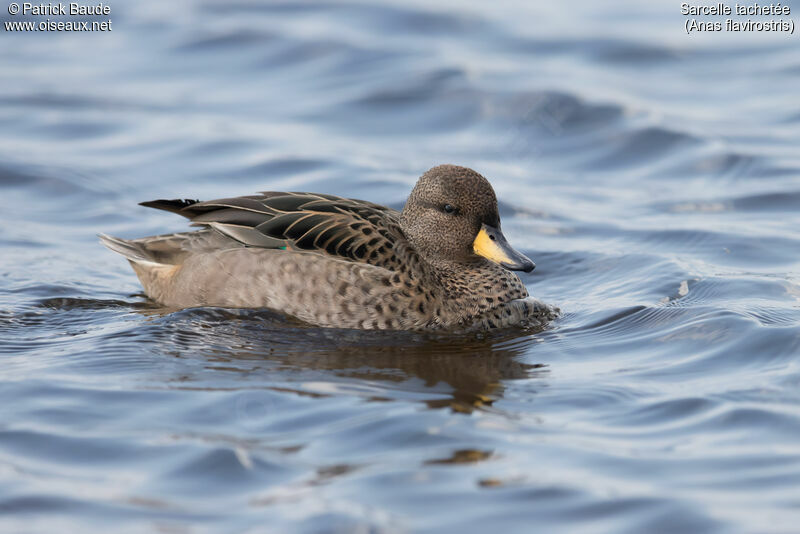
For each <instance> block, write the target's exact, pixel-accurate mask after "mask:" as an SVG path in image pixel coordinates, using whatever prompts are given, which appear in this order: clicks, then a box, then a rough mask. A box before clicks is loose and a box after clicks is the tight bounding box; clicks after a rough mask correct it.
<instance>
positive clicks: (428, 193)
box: [99, 165, 558, 331]
mask: <svg viewBox="0 0 800 534" xmlns="http://www.w3.org/2000/svg"><path fill="white" fill-rule="evenodd" d="M140 205H142V206H146V207H149V208H156V209H160V210H166V211H169V212H173V213H177V214H179V215H182V216H184V217H186V218H187V219H189V221H190V222H191V225H192V226H197V227H199V229H198V230H194V231H189V232H183V233H174V234H167V235H158V236H149V237H143V238H139V239H122V238H118V237H113V236H110V235H105V234H100V235H99V237H100V240H101V242H102V243H103V244H104V245H105V246H106V247H108V248H109V249H110V250H112V251H114V252H116V253H118V254H121V255H122V256H123V257H124V258H126V259H127V260H128V261H129V262H130V265H131V266H132V267H133V270H134V272H135V273H136V275H137V276H138V278H139V280H140V282H141V284H142V286H143V288H144V292H145V294H146V295H147V296H148V297H149V298H150V299H152V300H154V301H156V302H157V303H159V304H160V305H162V306H165V307H168V308H176V309H182V308H192V307H203V306H213V307H226V308H267V309H270V310H273V311H277V312H280V313H283V314H286V315H289V316H292V317H294V318H296V319H299V320H301V321H303V322H305V323H308V324H310V325H313V326H317V327H329V328H344V329H359V330H415V331H427V330H452V331H486V330H494V329H501V328H510V327H528V326H538V325H542V324H544V323H546V322H547V321H549V320H551V319H553V318H555V317H556V316H557V314H558V310H557V308H554V307H551V306H548V305H546V304H545V303H543V302H541V301H539V300H538V299H535V298H533V297H531V296H530V295H529V294H528V291H527V289H526V287H525V284H523V282H522V280H521V279H520V278H519V276H517V275H516V274H515V273H514V272H513V271H521V272H524V273H529V272H531V271H533V269H534V267H535V264H534V263H533V261H531V260H530V259H529V258H528V257H527V256H525V255H524V254H522V253H520V252H518V251H517V250H515V249H514V248H512V247H511V245H510V244H509V243H508V241H507V240H506V238H505V236H504V235H503V232H502V231H501V227H500V215H499V213H498V207H497V197H496V195H495V192H494V189H493V188H492V186H491V184H490V183H489V181H488V180H487V179H486V178H484V177H483V176H482V175H481V174H479V173H478V172H476V171H474V170H472V169H469V168H467V167H461V166H457V165H439V166H436V167H433V168H432V169H430V170H428V171H427V172H425V173H424V174H423V175H422V176H421V177H420V178H419V180H418V181H417V183H416V185H415V186H414V188H413V190H412V191H411V194H410V195H409V197H408V200H407V201H406V203H405V205H404V207H403V209H402V211H397V210H394V209H391V208H388V207H385V206H382V205H379V204H374V203H372V202H368V201H364V200H356V199H351V198H343V197H338V196H334V195H328V194H319V193H299V192H276V191H267V192H262V193H259V194H256V195H249V196H241V197H235V198H223V199H218V200H208V201H203V202H201V201H198V200H189V199H172V200H166V199H162V200H153V201H149V202H142V203H141V204H140Z"/></svg>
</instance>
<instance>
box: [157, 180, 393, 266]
mask: <svg viewBox="0 0 800 534" xmlns="http://www.w3.org/2000/svg"><path fill="white" fill-rule="evenodd" d="M142 204H143V205H145V206H148V207H153V208H158V209H164V210H167V211H172V212H175V213H179V214H180V215H183V216H184V217H187V218H189V219H190V220H191V223H192V225H199V226H206V227H210V228H213V229H214V230H216V231H218V232H220V233H221V234H223V235H226V236H228V237H230V238H231V239H234V240H236V241H238V242H239V243H241V244H243V245H245V246H250V247H261V248H279V249H280V248H284V249H290V250H291V249H293V250H298V249H300V250H309V251H313V252H317V253H319V254H324V255H330V256H335V257H338V258H342V259H348V260H350V261H356V262H364V263H371V264H375V265H380V266H383V267H387V268H393V267H396V266H397V264H398V260H397V258H396V257H395V256H394V255H393V254H392V253H391V250H392V249H393V248H394V247H395V245H396V244H397V242H398V241H399V240H405V237H404V235H403V232H402V230H401V229H400V223H399V220H400V219H399V217H400V214H399V213H398V212H397V211H395V210H393V209H390V208H386V207H384V206H380V205H378V204H373V203H372V202H366V201H363V200H355V199H348V198H342V197H337V196H333V195H323V194H316V193H298V192H291V193H284V192H278V191H266V192H263V193H260V194H258V195H249V196H243V197H236V198H223V199H218V200H209V201H205V202H198V201H186V200H154V201H152V202H145V203H142ZM387 251H389V252H388V253H387Z"/></svg>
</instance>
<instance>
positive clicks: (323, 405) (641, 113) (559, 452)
mask: <svg viewBox="0 0 800 534" xmlns="http://www.w3.org/2000/svg"><path fill="white" fill-rule="evenodd" d="M790 5H792V7H793V9H798V10H800V6H799V5H797V4H796V3H791V4H790ZM111 6H112V15H111V18H112V20H113V23H114V26H113V27H114V30H113V31H112V32H110V33H91V34H85V33H84V34H68V33H49V34H42V33H36V34H26V35H22V34H15V35H12V34H9V33H7V32H6V33H4V34H3V36H2V40H3V44H4V46H3V47H2V52H0V198H2V210H0V358H2V370H0V530H2V531H4V532H26V531H39V532H52V531H74V532H107V531H108V530H109V529H112V530H113V531H114V532H142V531H148V532H152V531H163V532H212V531H213V532H265V531H266V532H330V531H334V532H410V531H415V532H443V531H451V532H485V531H487V530H490V531H498V532H499V531H503V532H505V531H509V532H531V531H534V530H535V531H542V532H558V531H569V532H578V531H591V532H614V533H617V532H689V531H702V532H793V531H796V528H797V524H798V520H800V493H798V486H800V445H798V443H800V393H799V391H800V389H799V388H798V386H800V360H799V357H800V215H798V213H799V211H798V210H799V208H800V156H798V151H797V147H798V143H800V100H798V96H797V95H798V88H800V55H798V52H797V36H796V35H795V36H785V35H764V34H760V35H759V34H722V35H716V36H711V35H705V36H703V35H693V36H687V35H686V34H685V33H683V27H682V25H683V20H684V19H683V18H682V17H681V16H680V13H679V5H678V4H676V3H674V2H670V1H659V2H648V3H646V5H645V4H642V3H637V2H616V3H615V4H613V5H609V4H606V3H604V4H602V5H601V4H598V3H593V2H577V3H574V5H571V7H569V8H567V7H565V6H561V5H556V4H553V5H549V4H548V5H545V4H541V5H539V3H504V2H501V3H500V4H497V3H485V2H453V3H445V4H437V5H436V6H433V5H431V4H430V3H426V2H394V1H389V2H381V3H372V2H370V3H360V2H337V3H329V2H315V1H311V2H305V1H303V2H294V1H293V2H265V3H255V2H249V1H240V2H223V1H216V2H188V1H183V2H171V3H163V2H156V1H149V0H148V1H140V2H136V3H129V2H124V3H123V2H111ZM2 17H4V20H8V18H9V16H8V15H7V14H6V13H5V10H4V12H3V15H2ZM439 163H456V164H461V165H466V166H470V167H473V168H475V169H477V170H478V171H480V172H482V173H483V174H484V175H486V176H487V177H488V178H489V179H490V180H491V181H492V183H493V184H494V186H495V189H496V191H497V194H498V196H499V198H500V202H501V215H502V217H503V228H504V231H505V233H506V235H507V237H508V238H509V240H510V242H512V243H513V244H514V245H515V246H516V247H517V248H518V249H520V250H521V251H523V252H524V253H525V254H527V255H528V256H530V257H531V258H533V259H534V260H535V261H536V263H537V269H536V270H535V271H534V272H533V273H530V274H522V278H523V281H524V282H525V283H526V285H527V286H528V289H529V291H530V292H531V293H532V294H533V295H535V296H536V297H538V298H540V299H542V300H544V301H546V302H549V303H552V304H555V305H558V306H559V307H560V308H561V309H562V310H563V312H564V313H563V316H562V317H561V318H560V319H559V320H557V321H556V322H554V323H553V324H552V325H550V327H549V328H548V329H546V330H544V331H542V332H525V331H514V332H508V333H504V334H501V335H493V336H488V337H483V338H482V337H468V338H457V339H454V338H442V337H429V336H423V335H418V334H403V333H377V334H376V333H371V334H364V333H358V332H347V331H336V330H322V329H316V328H309V327H307V326H304V325H302V324H300V323H297V322H295V321H293V320H291V319H289V318H286V317H282V316H280V315H278V314H275V313H271V312H264V311H243V310H223V309H198V310H185V311H179V312H172V313H168V312H165V311H164V310H161V309H159V308H158V306H156V305H154V304H153V303H150V302H148V301H147V299H146V298H144V296H143V295H142V294H141V289H140V287H139V285H138V282H137V280H136V278H135V276H134V274H133V273H132V271H131V270H130V268H129V266H128V265H127V263H126V262H125V261H124V260H122V259H121V258H119V257H118V256H116V255H114V254H113V253H111V252H109V251H107V250H105V249H104V248H103V247H102V246H100V245H99V243H98V242H97V239H96V237H95V235H96V234H97V233H98V232H106V233H110V234H114V235H119V236H122V237H139V236H143V235H150V234H156V233H166V232H171V231H181V230H183V229H185V228H186V226H185V222H184V221H183V220H182V219H181V218H179V217H176V216H174V215H171V214H168V213H161V212H156V211H154V210H148V209H145V208H141V207H138V206H137V205H136V203H137V202H140V201H144V200H151V199H154V198H162V197H166V198H175V197H182V198H183V197H190V198H205V199H209V198H219V197H222V196H230V195H239V194H249V193H252V192H254V191H259V190H284V189H285V190H306V191H318V192H324V193H335V194H340V195H344V196H351V197H356V198H365V199H369V200H372V201H376V202H380V203H383V204H387V205H390V206H394V207H400V206H402V204H403V202H404V200H405V197H406V195H407V194H408V192H409V191H410V189H411V187H412V186H413V184H414V182H415V181H416V178H417V176H418V175H419V174H421V173H422V172H424V171H425V170H426V169H428V168H429V167H431V166H433V165H436V164H439Z"/></svg>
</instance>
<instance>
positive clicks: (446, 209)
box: [442, 204, 456, 213]
mask: <svg viewBox="0 0 800 534" xmlns="http://www.w3.org/2000/svg"><path fill="white" fill-rule="evenodd" d="M442 209H443V210H444V212H445V213H454V212H455V211H456V209H455V208H454V207H453V205H452V204H445V205H444V207H443V208H442Z"/></svg>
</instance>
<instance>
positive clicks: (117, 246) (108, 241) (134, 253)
mask: <svg viewBox="0 0 800 534" xmlns="http://www.w3.org/2000/svg"><path fill="white" fill-rule="evenodd" d="M97 237H99V238H100V242H101V243H103V245H105V246H106V247H107V248H108V249H110V250H113V251H114V252H116V253H117V254H121V255H122V256H124V257H126V258H127V259H129V260H130V261H132V262H135V263H145V264H151V265H163V264H162V263H159V262H157V261H156V260H155V259H154V258H153V257H152V255H150V253H149V252H148V251H147V250H146V249H145V248H144V247H143V246H141V245H140V244H138V243H135V242H133V241H128V240H127V239H120V238H119V237H114V236H110V235H106V234H98V235H97Z"/></svg>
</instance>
